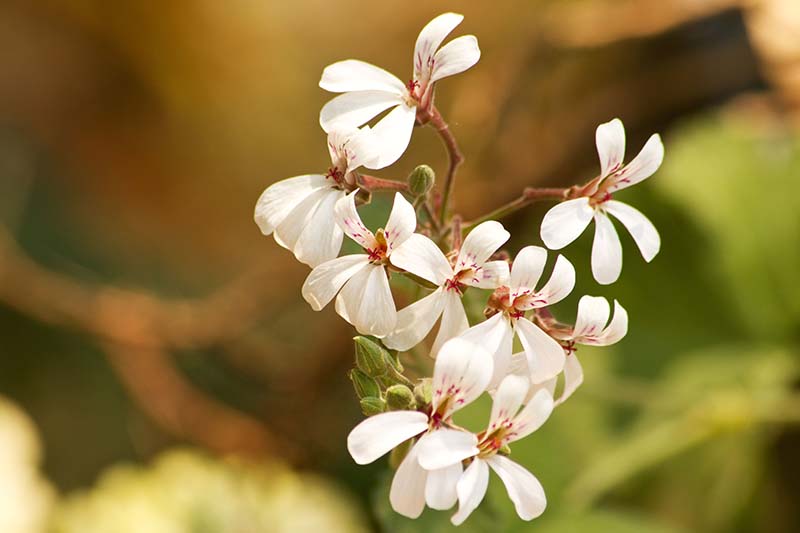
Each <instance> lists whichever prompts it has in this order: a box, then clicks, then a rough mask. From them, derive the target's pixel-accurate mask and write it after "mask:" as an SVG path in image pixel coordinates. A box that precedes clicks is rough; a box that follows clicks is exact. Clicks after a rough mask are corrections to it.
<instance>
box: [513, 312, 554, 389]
mask: <svg viewBox="0 0 800 533" xmlns="http://www.w3.org/2000/svg"><path fill="white" fill-rule="evenodd" d="M516 331H517V336H518V337H519V340H520V342H521V343H522V348H523V349H524V350H525V356H526V357H527V358H528V367H529V368H530V370H531V381H533V382H534V383H541V382H543V381H546V380H548V379H551V378H554V377H555V376H557V375H558V374H559V372H561V370H562V369H563V368H564V349H563V348H562V347H561V345H560V344H558V343H557V342H556V341H555V340H553V338H552V337H550V335H548V334H547V333H545V332H544V331H542V330H541V329H540V328H539V326H537V325H535V324H534V323H533V322H531V321H530V320H528V319H527V318H520V319H519V320H517V325H516Z"/></svg>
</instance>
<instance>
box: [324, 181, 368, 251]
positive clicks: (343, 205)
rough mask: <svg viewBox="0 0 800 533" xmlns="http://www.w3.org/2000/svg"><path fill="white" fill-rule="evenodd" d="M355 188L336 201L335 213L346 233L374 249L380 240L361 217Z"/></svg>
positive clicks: (365, 247) (359, 242) (366, 247)
mask: <svg viewBox="0 0 800 533" xmlns="http://www.w3.org/2000/svg"><path fill="white" fill-rule="evenodd" d="M357 192H358V190H355V191H353V192H351V193H350V194H348V195H347V196H345V197H344V198H341V199H340V200H339V201H338V202H336V206H335V208H334V214H335V215H336V223H337V224H339V227H340V228H342V230H343V231H344V232H345V234H346V235H347V236H348V237H350V238H351V239H353V240H354V241H356V242H357V243H358V244H360V245H361V247H362V248H364V249H365V250H374V249H376V248H377V247H378V242H377V241H376V240H375V235H373V234H372V232H371V231H370V230H368V229H367V227H366V226H365V225H364V223H363V222H362V221H361V217H360V216H359V214H358V210H357V209H356V193H357Z"/></svg>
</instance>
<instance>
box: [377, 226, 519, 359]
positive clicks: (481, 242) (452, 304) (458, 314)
mask: <svg viewBox="0 0 800 533" xmlns="http://www.w3.org/2000/svg"><path fill="white" fill-rule="evenodd" d="M510 236H511V235H510V234H509V233H508V231H506V230H505V228H503V225H502V224H500V223H499V222H495V221H488V222H484V223H482V224H479V225H478V226H476V227H475V228H474V229H473V230H472V231H471V232H470V233H469V235H467V238H466V239H464V243H463V244H462V246H461V250H459V253H458V256H457V257H456V258H455V262H454V263H453V264H451V263H450V261H448V259H447V258H446V257H445V255H444V253H442V251H441V250H440V249H439V247H438V246H436V244H435V243H434V242H433V241H432V240H431V239H429V238H428V237H425V236H424V235H419V234H414V235H412V236H411V237H409V238H408V240H406V241H405V242H404V243H403V244H402V245H400V246H398V247H397V249H396V250H395V251H394V254H393V255H392V264H394V265H396V266H398V267H400V268H402V269H404V270H406V271H408V272H411V273H412V274H415V275H417V276H419V277H421V278H423V279H426V280H428V281H430V282H431V283H433V284H434V285H437V286H438V288H437V289H436V290H435V291H434V292H432V293H431V294H429V295H428V296H426V297H425V298H422V299H421V300H418V301H417V302H415V303H413V304H411V305H409V306H408V307H406V308H404V309H402V310H400V311H399V312H398V314H397V327H396V329H395V331H394V332H393V333H392V334H391V335H389V336H388V337H386V339H385V340H384V344H385V345H386V346H387V347H389V348H392V349H394V350H408V349H410V348H412V347H414V346H416V345H417V344H419V343H420V342H421V341H422V339H424V338H425V336H426V335H427V334H428V332H430V330H431V329H432V328H433V326H434V324H435V323H436V321H437V320H438V319H439V317H440V316H441V317H442V321H441V325H440V326H439V333H438V334H437V336H436V340H435V341H434V343H433V347H432V349H431V354H432V355H433V356H435V355H436V353H437V352H438V351H439V348H440V347H441V346H442V344H443V343H444V342H445V341H447V340H449V339H451V338H453V337H455V336H457V335H459V334H461V333H463V332H464V331H465V330H466V329H467V328H469V322H467V315H466V313H465V311H464V305H463V304H462V303H461V296H462V294H463V292H464V290H465V288H466V287H479V288H482V289H496V288H497V287H499V286H500V285H501V284H503V283H506V282H507V280H508V263H507V262H506V261H489V258H490V257H491V256H492V254H494V253H495V252H496V251H497V249H498V248H500V246H502V245H503V243H505V242H506V241H507V240H508V238H509V237H510Z"/></svg>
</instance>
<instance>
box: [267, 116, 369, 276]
mask: <svg viewBox="0 0 800 533" xmlns="http://www.w3.org/2000/svg"><path fill="white" fill-rule="evenodd" d="M328 150H329V152H330V155H331V167H330V168H329V169H328V172H327V173H326V174H324V175H323V174H307V175H305V176H296V177H294V178H289V179H285V180H282V181H279V182H277V183H274V184H272V185H270V186H269V187H267V189H266V190H265V191H264V192H263V193H262V194H261V197H260V198H259V199H258V202H257V203H256V210H255V221H256V224H258V227H259V228H260V229H261V232H262V233H263V234H264V235H269V234H270V233H272V234H273V235H274V238H275V242H277V243H278V244H279V245H281V246H283V247H284V248H286V249H287V250H291V251H292V252H293V253H294V255H295V257H296V258H297V259H298V261H301V262H303V263H305V264H307V265H309V266H311V267H315V266H317V265H319V264H321V263H324V262H325V261H329V260H331V259H333V258H334V257H336V256H337V255H339V249H340V248H341V247H342V230H341V228H339V226H338V225H337V224H335V223H334V216H333V211H334V205H336V202H337V201H339V200H340V199H341V198H343V197H344V196H345V195H346V194H347V192H346V191H347V190H351V189H352V188H353V187H354V186H355V176H354V171H355V170H356V169H357V168H358V167H359V166H361V165H366V164H368V163H370V161H374V160H375V158H376V154H377V145H376V142H375V139H374V137H373V136H372V134H371V133H370V131H369V128H368V127H366V128H362V129H360V130H358V129H355V128H345V127H341V128H336V129H335V130H332V131H331V132H330V133H328Z"/></svg>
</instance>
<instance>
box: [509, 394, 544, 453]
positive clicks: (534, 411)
mask: <svg viewBox="0 0 800 533" xmlns="http://www.w3.org/2000/svg"><path fill="white" fill-rule="evenodd" d="M552 412H553V394H552V393H551V392H550V391H548V390H540V391H537V392H536V394H534V395H533V397H532V398H531V399H530V400H529V401H528V404H527V405H526V406H525V407H524V408H523V409H522V411H520V412H519V414H518V415H517V416H516V417H515V418H514V433H513V436H511V437H510V438H509V440H508V441H509V442H513V441H516V440H520V439H524V438H525V437H527V436H528V435H530V434H531V433H533V432H534V431H536V430H537V429H539V428H540V427H542V424H544V423H545V422H546V421H547V419H548V418H549V417H550V413H552Z"/></svg>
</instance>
